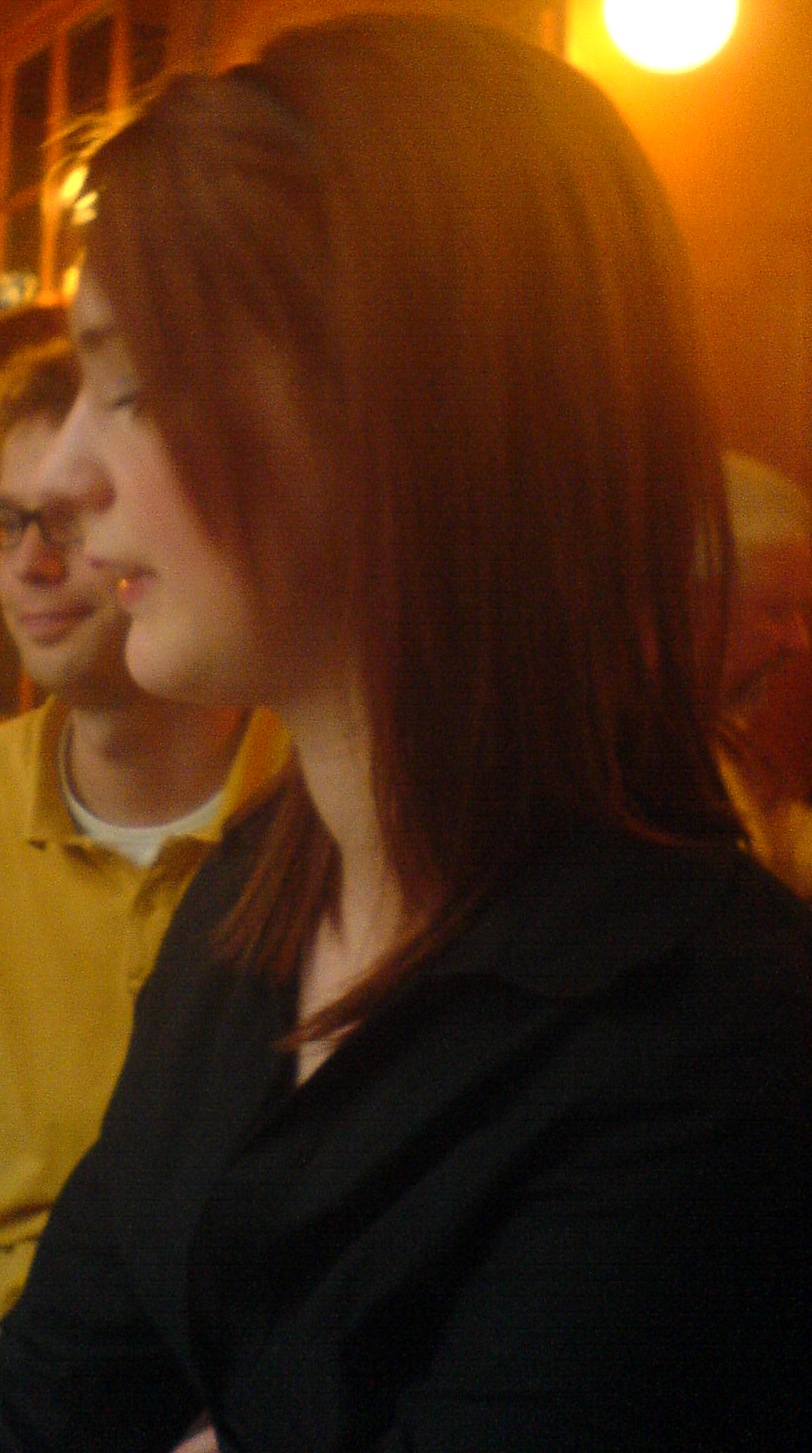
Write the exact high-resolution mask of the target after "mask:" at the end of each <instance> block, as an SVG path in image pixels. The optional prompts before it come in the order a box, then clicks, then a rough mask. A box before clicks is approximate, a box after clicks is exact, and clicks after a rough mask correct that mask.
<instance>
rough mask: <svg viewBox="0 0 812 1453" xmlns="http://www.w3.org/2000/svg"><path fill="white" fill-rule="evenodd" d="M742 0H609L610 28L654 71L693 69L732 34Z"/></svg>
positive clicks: (620, 45) (615, 38)
mask: <svg viewBox="0 0 812 1453" xmlns="http://www.w3.org/2000/svg"><path fill="white" fill-rule="evenodd" d="M738 13H739V0H604V15H605V18H606V29H607V30H608V31H609V34H610V35H611V37H612V40H613V41H614V42H615V45H616V46H617V48H618V50H620V51H622V52H623V54H624V55H625V56H628V58H629V60H631V61H634V62H635V64H636V65H638V66H645V68H646V69H647V70H649V71H692V70H694V69H695V67H696V66H701V65H704V63H705V61H709V60H710V59H711V57H712V56H715V55H716V53H717V51H720V50H721V49H722V46H723V45H724V44H725V43H726V42H727V41H728V40H729V39H730V36H731V34H732V33H733V27H734V26H735V24H736V18H737V16H738Z"/></svg>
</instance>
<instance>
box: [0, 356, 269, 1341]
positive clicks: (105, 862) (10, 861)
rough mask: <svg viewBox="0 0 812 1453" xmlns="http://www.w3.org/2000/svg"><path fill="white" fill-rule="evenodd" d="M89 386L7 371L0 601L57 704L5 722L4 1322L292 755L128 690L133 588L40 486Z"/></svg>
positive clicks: (27, 664)
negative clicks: (244, 837)
mask: <svg viewBox="0 0 812 1453" xmlns="http://www.w3.org/2000/svg"><path fill="white" fill-rule="evenodd" d="M77 388H78V371H77V367H76V362H75V359H74V355H73V350H72V348H71V345H70V344H69V343H68V342H67V341H66V340H64V339H58V340H55V341H53V342H51V343H47V344H44V345H41V346H38V347H34V348H30V349H26V350H23V351H21V352H20V353H18V354H17V355H15V357H14V358H13V359H12V360H11V361H10V362H9V363H8V364H7V365H6V367H5V369H4V370H3V371H2V373H0V606H1V607H2V611H3V615H4V617H5V621H6V625H7V628H8V631H9V634H10V636H11V639H12V640H13V642H14V644H15V646H16V648H17V650H18V652H19V655H20V659H21V662H22V666H23V667H24V669H25V671H26V672H27V674H28V677H29V678H30V679H31V680H32V681H33V682H34V684H35V685H36V687H37V688H38V690H39V692H40V693H41V694H42V695H43V696H44V697H45V700H44V701H43V703H42V705H40V706H38V707H37V708H36V709H35V710H32V711H28V712H25V713H23V714H22V715H20V716H16V717H14V718H12V719H11V720H8V721H5V722H3V723H2V724H1V725H0V884H2V890H3V900H2V915H1V916H0V1315H3V1314H5V1312H6V1311H8V1309H9V1308H10V1307H11V1305H12V1304H13V1302H14V1301H15V1299H16V1297H17V1295H18V1294H19V1292H20V1290H21V1288H22V1285H23V1282H24V1280H25V1277H26V1275H27V1273H28V1269H29V1266H30V1263H31V1260H32V1257H33V1254H34V1250H35V1247H36V1243H37V1240H38V1238H39V1236H40V1234H41V1232H42V1229H43V1227H44V1224H45V1221H46V1219H47V1216H48V1212H49V1210H50V1207H51V1205H52V1203H53V1201H54V1199H55V1197H56V1196H57V1194H58V1192H59V1190H60V1189H61V1186H62V1184H63V1182H64V1181H65V1179H66V1178H67V1176H68V1174H69V1172H70V1171H71V1169H72V1168H73V1165H74V1164H75V1162H76V1161H77V1160H78V1159H79V1157H80V1156H81V1155H82V1154H83V1153H84V1151H85V1150H86V1149H87V1148H88V1146H89V1145H90V1144H91V1143H92V1141H93V1140H94V1139H95V1137H96V1134H97V1132H98V1129H99V1125H100V1122H101V1118H102V1115H103V1113H104V1110H105V1107H106V1104H107V1101H108V1099H109V1096H110V1093H111V1091H112V1088H113V1085H114V1083H115V1080H116V1077H117V1075H118V1071H119V1068H120V1066H121V1063H122V1060H123V1057H124V1053H125V1050H126V1047H127V1042H128V1039H129V1035H130V1029H131V1022H132V1012H133V1002H134V999H135V995H136V992H137V990H138V988H139V987H140V985H141V983H142V982H143V981H144V979H145V978H146V976H147V975H148V974H149V972H150V970H151V969H152V967H153V963H154V960H155V956H156V954H157V951H158V947H159V945H160V942H161V939H162V937H163V934H164V932H165V930H166V927H167V925H168V923H169V920H170V918H171V916H172V913H173V912H174V909H175V907H176V906H177V904H178V902H179V900H180V898H181V896H182V894H183V893H184V891H185V889H186V887H187V886H188V884H189V882H190V881H191V879H192V877H193V876H194V874H195V872H196V871H197V869H198V868H199V866H200V865H201V863H202V862H203V860H204V858H205V857H206V856H207V854H208V852H209V851H210V849H211V847H212V845H213V844H214V843H215V842H216V841H218V840H219V839H220V837H221V836H222V833H223V830H224V826H225V824H226V823H227V821H228V820H229V819H230V818H231V817H233V816H234V814H235V813H237V812H239V813H243V812H244V811H247V809H248V808H249V807H250V806H252V805H253V804H254V803H255V802H257V803H258V802H260V801H262V800H263V799H265V798H266V797H267V796H268V794H269V792H270V790H271V788H272V785H273V783H274V781H275V780H276V777H277V774H278V772H279V770H280V768H281V767H282V765H283V764H284V762H285V761H286V759H287V755H288V739H287V736H286V734H285V732H284V729H283V728H282V726H281V724H280V723H279V722H278V720H277V719H276V718H275V717H274V716H273V715H272V714H271V713H268V712H258V713H255V714H254V716H253V717H251V719H250V720H247V719H246V716H245V714H244V713H241V712H239V711H237V710H234V709H231V708H223V709H220V708H201V707H192V706H183V705H177V704H172V703H168V702H165V701H158V700H156V699H154V698H152V697H149V696H147V695H146V694H145V693H144V692H142V691H141V690H140V689H138V688H137V687H136V686H134V684H133V683H132V681H131V680H130V679H129V677H128V675H127V671H126V668H125V665H124V656H123V646H124V640H125V636H126V631H127V624H128V622H127V617H126V616H125V615H124V612H123V611H122V609H121V607H120V605H119V603H118V600H117V598H116V590H115V587H116V582H115V580H113V579H111V578H109V576H108V574H106V573H105V571H104V570H101V569H99V568H97V567H95V566H93V565H91V564H90V563H89V562H88V561H86V560H85V559H84V558H83V556H82V553H81V550H80V549H79V548H77V544H78V532H77V522H76V520H75V519H74V518H73V517H72V516H71V515H70V513H66V512H65V511H64V510H60V509H57V508H56V507H55V506H54V504H53V502H52V501H50V500H49V497H48V493H47V487H46V485H45V482H44V478H43V475H42V471H41V465H42V463H43V460H44V458H45V455H46V453H47V451H48V449H49V446H50V443H51V441H52V439H53V437H54V434H55V432H56V431H57V429H58V428H59V426H60V424H61V422H62V420H63V419H64V417H65V416H66V415H67V413H68V411H69V409H70V408H71V405H72V403H73V400H74V397H75V395H76V391H77Z"/></svg>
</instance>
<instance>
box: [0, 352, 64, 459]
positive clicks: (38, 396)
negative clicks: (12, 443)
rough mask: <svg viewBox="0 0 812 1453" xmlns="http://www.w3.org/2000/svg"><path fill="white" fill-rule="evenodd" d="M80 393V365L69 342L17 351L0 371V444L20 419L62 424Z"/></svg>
mask: <svg viewBox="0 0 812 1453" xmlns="http://www.w3.org/2000/svg"><path fill="white" fill-rule="evenodd" d="M78 391H79V363H78V359H77V357H76V351H75V349H74V347H73V344H72V343H71V342H70V340H69V339H68V338H54V339H52V340H51V341H50V342H48V343H38V344H32V345H31V346H29V347H27V348H20V349H18V351H17V352H16V353H14V354H13V355H12V357H11V358H10V359H9V361H8V363H7V364H6V365H5V367H4V368H3V369H2V370H0V442H2V440H3V439H4V438H5V436H6V434H7V433H8V431H9V430H10V429H12V428H13V427H14V425H15V424H19V423H20V422H21V421H22V420H23V419H33V418H38V417H40V416H41V415H43V414H44V415H45V416H46V418H48V419H50V420H52V422H53V423H54V424H61V422H62V420H63V419H64V418H65V415H66V414H67V413H68V412H69V410H70V409H71V407H72V405H73V401H74V399H75V398H76V395H77V393H78Z"/></svg>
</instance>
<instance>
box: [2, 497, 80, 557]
mask: <svg viewBox="0 0 812 1453" xmlns="http://www.w3.org/2000/svg"><path fill="white" fill-rule="evenodd" d="M29 525H36V526H37V528H38V530H39V532H40V535H41V536H42V541H43V544H45V545H47V546H48V547H49V549H51V550H70V549H71V547H72V546H73V545H78V544H80V543H81V539H82V526H81V517H80V515H78V514H77V513H76V511H75V510H71V509H66V508H64V507H63V506H61V505H51V506H49V507H47V508H45V509H42V510H21V509H18V507H17V506H16V505H12V504H9V503H8V502H7V501H0V552H2V553H3V554H5V553H6V552H7V551H10V550H16V549H18V548H19V546H20V544H21V543H22V538H23V535H24V534H25V532H26V530H27V529H28V526H29Z"/></svg>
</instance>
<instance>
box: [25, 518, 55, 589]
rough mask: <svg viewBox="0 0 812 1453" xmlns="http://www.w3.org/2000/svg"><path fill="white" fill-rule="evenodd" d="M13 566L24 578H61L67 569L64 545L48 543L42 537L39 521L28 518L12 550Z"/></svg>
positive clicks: (47, 579) (51, 580) (50, 580)
mask: <svg viewBox="0 0 812 1453" xmlns="http://www.w3.org/2000/svg"><path fill="white" fill-rule="evenodd" d="M14 566H15V569H16V571H17V574H18V575H19V576H20V577H21V578H23V579H26V580H45V581H48V582H53V581H57V580H62V579H63V577H64V575H65V573H66V569H67V566H66V561H65V550H64V547H63V546H58V545H52V544H50V543H49V542H48V541H47V540H45V539H44V537H43V534H42V531H41V529H40V527H39V521H38V520H29V522H28V524H27V525H26V527H25V529H24V531H23V536H22V539H21V540H20V543H19V545H18V546H17V549H16V550H15V552H14Z"/></svg>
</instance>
